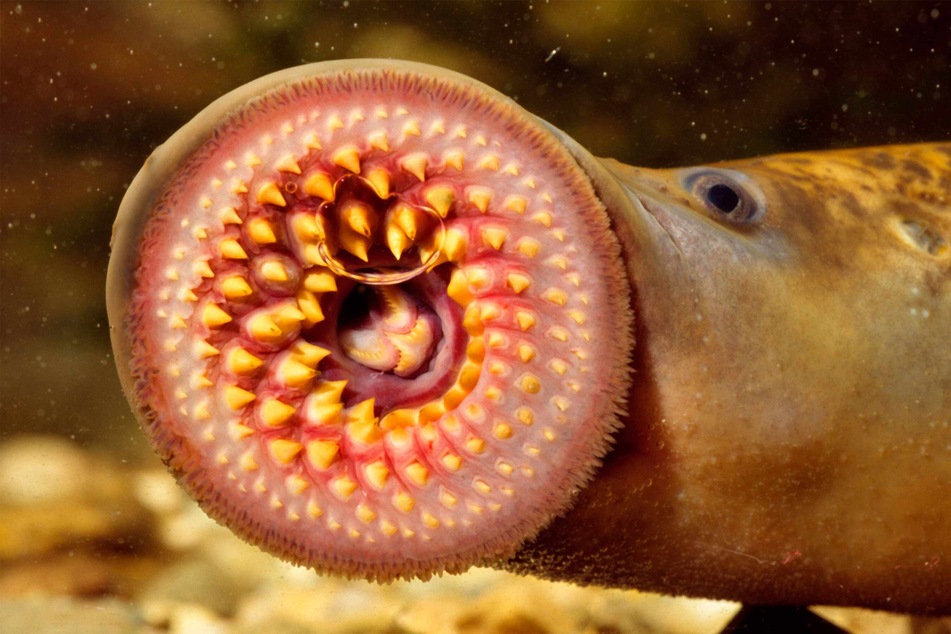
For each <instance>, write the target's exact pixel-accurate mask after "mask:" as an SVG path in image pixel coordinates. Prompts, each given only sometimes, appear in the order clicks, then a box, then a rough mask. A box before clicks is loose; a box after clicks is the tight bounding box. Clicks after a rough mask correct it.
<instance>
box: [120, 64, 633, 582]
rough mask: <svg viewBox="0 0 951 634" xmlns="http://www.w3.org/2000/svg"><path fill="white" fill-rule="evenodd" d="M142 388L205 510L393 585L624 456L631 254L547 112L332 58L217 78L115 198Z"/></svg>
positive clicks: (151, 419) (509, 547)
mask: <svg viewBox="0 0 951 634" xmlns="http://www.w3.org/2000/svg"><path fill="white" fill-rule="evenodd" d="M108 284H109V288H108V308H109V318H110V324H111V328H112V337H113V345H114V349H115V352H116V361H117V364H118V369H119V373H120V376H121V378H122V382H123V385H124V388H125V391H126V393H127V395H128V397H129V399H130V401H131V402H132V403H133V405H134V407H135V410H136V411H137V414H138V416H139V418H140V420H141V422H142V424H143V426H144V428H145V431H146V433H147V434H148V436H149V438H150V439H151V441H152V444H153V445H154V447H155V449H156V450H157V451H158V453H159V454H160V455H161V457H162V458H163V459H164V460H165V462H166V463H167V464H168V465H169V467H170V469H171V470H172V471H173V472H174V473H175V475H176V476H177V477H178V479H179V481H180V482H181V484H182V485H183V486H184V487H185V488H186V489H187V490H188V491H189V492H190V493H191V494H192V495H193V496H194V497H195V498H196V500H197V501H198V502H199V504H200V505H201V506H202V508H203V509H204V510H205V511H206V512H207V513H208V514H209V515H211V516H212V517H214V518H215V519H217V520H218V521H220V522H221V523H223V524H225V525H227V526H229V527H230V528H231V529H232V530H234V531H235V532H236V533H238V534H239V535H241V536H242V537H244V538H245V539H247V540H248V541H250V542H252V543H254V544H257V545H258V546H260V547H261V548H263V549H265V550H267V551H270V552H272V553H274V554H276V555H278V556H280V557H282V558H285V559H287V560H290V561H293V562H295V563H299V564H304V565H307V566H312V567H314V568H317V569H319V570H325V571H331V572H335V573H340V574H344V575H349V576H361V577H368V578H372V579H377V580H388V579H393V578H398V577H424V578H425V577H427V576H429V575H431V574H434V573H438V572H441V571H450V572H457V571H462V570H465V569H466V568H468V567H469V566H471V565H473V564H478V563H486V562H491V561H495V560H498V559H499V558H505V557H507V556H509V555H511V554H512V553H514V552H515V550H516V549H517V548H518V547H519V546H520V545H521V544H522V543H524V542H525V541H526V540H527V539H529V538H531V537H533V536H534V535H536V534H537V533H538V531H539V530H540V529H541V528H542V527H544V526H545V525H547V524H548V523H549V522H550V520H551V519H552V518H553V517H555V516H557V515H558V514H560V513H562V512H563V511H564V510H565V509H567V508H568V507H569V506H570V505H571V503H572V500H573V496H574V495H575V494H576V493H577V491H578V490H579V489H580V488H581V487H583V486H584V485H585V483H586V481H587V480H588V479H589V478H590V477H591V475H592V472H593V470H594V469H595V468H596V467H597V465H598V462H599V459H600V458H601V457H602V456H603V455H604V453H605V452H606V451H607V449H608V447H609V444H610V441H611V433H612V431H613V430H614V429H615V428H616V426H617V424H618V422H617V411H618V407H619V404H620V402H621V400H622V398H623V395H624V394H625V393H626V385H627V382H628V371H627V362H628V357H629V355H630V351H631V347H632V345H633V342H632V339H631V331H632V324H631V320H632V318H631V315H630V310H629V308H628V307H629V299H628V290H627V285H626V282H625V274H624V271H623V269H622V265H621V260H620V249H619V246H618V244H617V242H616V240H615V238H614V236H613V234H612V233H611V232H610V230H609V223H608V219H607V215H606V213H605V210H604V208H603V206H602V204H601V203H600V201H599V199H598V197H597V196H596V195H595V192H594V190H593V188H592V185H591V183H590V182H589V180H588V179H587V177H586V176H585V173H584V172H583V171H582V170H581V169H580V168H579V167H578V165H577V164H576V162H575V160H574V159H572V157H571V156H570V154H569V153H568V152H567V151H565V150H564V149H563V146H562V145H561V144H560V143H559V142H558V141H556V139H555V138H554V137H553V136H552V134H551V133H550V132H549V131H548V130H547V129H546V128H545V127H544V126H543V125H541V124H540V123H539V122H538V121H537V120H536V119H534V118H533V117H532V116H531V115H528V114H527V113H525V112H524V111H522V110H521V109H520V108H519V107H518V106H517V105H515V104H514V103H513V102H511V101H510V100H508V99H506V98H505V97H503V96H501V95H499V94H497V93H495V92H494V91H492V90H491V89H489V88H487V87H485V86H483V85H481V84H478V83H476V82H474V81H472V80H469V79H467V78H464V77H461V76H458V75H455V74H452V73H448V72H446V71H443V70H440V69H434V68H431V67H425V66H419V65H412V64H405V63H400V64H397V63H388V62H378V61H356V62H347V63H324V64H315V65H311V66H304V67H300V68H295V69H290V70H287V71H284V72H281V73H277V74H274V75H270V76H268V77H265V78H262V79H260V80H258V81H256V82H253V83H252V84H249V85H247V86H245V87H242V88H239V89H238V90H236V91H234V92H232V93H230V94H228V95H226V96H224V97H222V98H221V99H219V100H218V101H216V102H215V103H214V104H212V105H211V106H209V107H208V108H207V109H206V110H205V111H203V112H202V113H201V114H199V115H198V116H197V117H196V118H195V119H194V120H192V121H191V122H190V123H188V124H187V125H186V126H185V127H183V128H182V129H181V130H180V131H179V132H177V133H176V134H175V135H173V136H172V138H171V139H170V140H169V141H168V142H167V143H166V144H165V145H163V146H161V147H160V148H159V149H158V150H156V152H155V153H154V154H153V156H152V157H150V158H149V160H148V162H147V163H146V165H145V167H144V168H143V169H142V171H141V172H140V173H139V175H138V176H137V177H136V179H135V181H134V182H133V184H132V186H131V187H130V189H129V192H128V194H127V195H126V197H125V199H124V200H123V202H122V206H121V208H120V211H119V216H118V219H117V221H116V225H115V229H114V237H113V255H112V260H111V262H110V268H109V283H108Z"/></svg>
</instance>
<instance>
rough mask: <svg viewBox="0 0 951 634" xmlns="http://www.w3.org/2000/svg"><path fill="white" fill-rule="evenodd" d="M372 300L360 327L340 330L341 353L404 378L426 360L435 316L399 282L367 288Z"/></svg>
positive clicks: (435, 326) (433, 338)
mask: <svg viewBox="0 0 951 634" xmlns="http://www.w3.org/2000/svg"><path fill="white" fill-rule="evenodd" d="M370 292H374V293H375V294H376V298H375V299H376V300H377V301H375V302H373V301H371V308H370V310H369V312H368V313H367V316H366V319H365V320H363V323H362V324H361V326H360V327H357V328H345V329H343V330H341V332H340V345H341V347H342V348H343V351H344V353H346V355H347V356H348V357H350V358H351V359H353V360H354V361H356V362H357V363H360V364H362V365H364V366H366V367H368V368H370V369H373V370H379V371H380V372H392V373H393V374H395V375H397V376H400V377H404V378H408V377H411V376H413V375H414V374H416V373H417V372H418V371H419V370H420V368H422V367H423V366H424V364H428V362H429V360H430V357H431V356H432V353H433V350H434V348H435V345H436V333H437V332H438V328H439V325H438V323H437V321H436V316H435V315H434V314H433V313H432V311H430V310H429V309H428V308H426V307H425V306H421V305H419V304H418V302H417V300H416V298H415V297H413V296H412V295H411V294H409V293H407V292H406V291H404V290H402V289H401V288H400V287H399V286H380V287H377V288H376V289H375V290H373V291H370Z"/></svg>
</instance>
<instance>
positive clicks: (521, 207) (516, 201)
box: [504, 196, 528, 215]
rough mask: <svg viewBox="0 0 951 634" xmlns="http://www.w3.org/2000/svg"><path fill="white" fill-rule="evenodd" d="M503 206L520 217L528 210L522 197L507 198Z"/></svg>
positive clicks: (526, 203) (526, 202)
mask: <svg viewBox="0 0 951 634" xmlns="http://www.w3.org/2000/svg"><path fill="white" fill-rule="evenodd" d="M504 206H505V208H506V209H508V210H509V211H514V212H515V213H517V214H519V215H521V214H523V213H525V209H526V208H528V201H527V200H526V199H525V197H524V196H509V197H508V198H506V199H505V205H504Z"/></svg>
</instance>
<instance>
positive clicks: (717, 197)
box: [681, 168, 766, 224]
mask: <svg viewBox="0 0 951 634" xmlns="http://www.w3.org/2000/svg"><path fill="white" fill-rule="evenodd" d="M681 181H682V183H683V187H684V189H686V190H687V191H689V192H690V193H692V194H693V195H694V196H695V197H696V198H697V200H698V201H699V202H700V203H701V205H702V206H703V208H704V209H707V210H708V211H709V212H710V213H712V214H713V215H714V216H715V217H716V218H718V219H721V220H725V221H727V222H730V223H734V224H748V223H752V222H755V221H757V220H759V219H760V218H761V217H762V215H763V213H764V212H765V211H766V198H765V196H763V193H762V192H761V191H760V189H759V187H758V186H757V185H756V183H755V182H753V180H752V179H751V178H749V177H748V176H746V175H745V174H742V173H740V172H737V171H734V170H727V169H713V168H696V169H692V170H685V172H684V174H683V176H682V177H681Z"/></svg>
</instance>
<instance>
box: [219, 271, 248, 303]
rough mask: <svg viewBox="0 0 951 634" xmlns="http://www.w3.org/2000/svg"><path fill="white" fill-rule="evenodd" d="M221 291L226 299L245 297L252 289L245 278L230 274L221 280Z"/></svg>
mask: <svg viewBox="0 0 951 634" xmlns="http://www.w3.org/2000/svg"><path fill="white" fill-rule="evenodd" d="M221 292H222V294H224V296H225V298H227V299H240V298H242V297H247V296H248V295H250V294H251V293H253V292H254V291H252V290H251V286H249V285H248V281H247V280H246V279H244V278H243V277H241V276H240V275H232V276H231V277H226V278H225V279H224V280H222V282H221Z"/></svg>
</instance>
